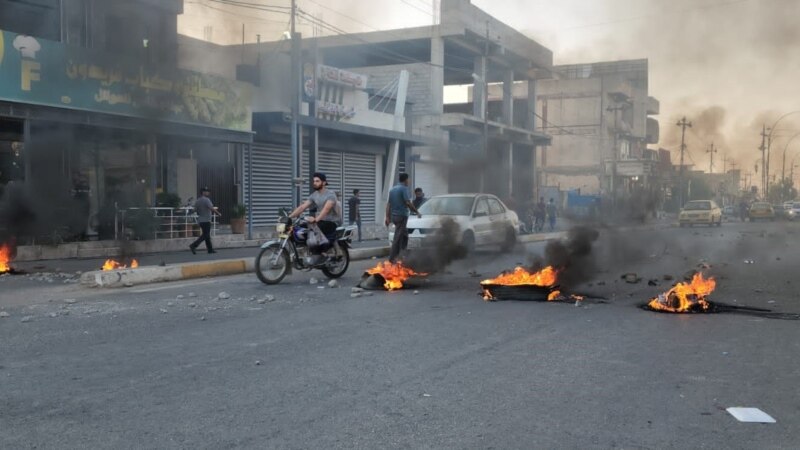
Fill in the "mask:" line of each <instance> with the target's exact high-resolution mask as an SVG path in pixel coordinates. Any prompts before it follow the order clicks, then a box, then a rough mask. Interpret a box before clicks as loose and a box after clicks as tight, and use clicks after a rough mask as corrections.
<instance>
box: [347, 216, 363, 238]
mask: <svg viewBox="0 0 800 450" xmlns="http://www.w3.org/2000/svg"><path fill="white" fill-rule="evenodd" d="M353 224H356V225H358V242H361V219H356V220H351V221H350V223H349V225H353Z"/></svg>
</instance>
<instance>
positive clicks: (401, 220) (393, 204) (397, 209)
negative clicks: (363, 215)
mask: <svg viewBox="0 0 800 450" xmlns="http://www.w3.org/2000/svg"><path fill="white" fill-rule="evenodd" d="M409 209H410V210H411V211H413V212H414V214H416V215H417V217H419V218H422V214H420V213H419V211H417V208H416V207H415V206H414V204H413V203H411V192H410V191H409V189H408V174H407V173H401V174H400V182H399V183H397V184H396V185H395V186H394V187H393V188H392V189H391V190H389V201H388V202H386V220H384V223H385V224H386V226H387V227H388V226H389V224H390V223H393V224H394V240H392V250H391V252H390V253H389V262H390V263H392V264H394V263H395V262H396V261H397V257H398V256H399V255H400V251H401V250H405V249H406V247H408V228H406V225H407V224H408V210H409Z"/></svg>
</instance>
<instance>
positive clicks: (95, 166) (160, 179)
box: [0, 0, 252, 242]
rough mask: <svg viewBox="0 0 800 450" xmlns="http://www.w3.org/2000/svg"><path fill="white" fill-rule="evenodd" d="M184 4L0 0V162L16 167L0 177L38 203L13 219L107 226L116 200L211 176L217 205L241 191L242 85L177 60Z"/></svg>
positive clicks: (38, 230)
mask: <svg viewBox="0 0 800 450" xmlns="http://www.w3.org/2000/svg"><path fill="white" fill-rule="evenodd" d="M182 8H183V1H182V0H135V1H123V0H104V1H100V0H35V1H26V2H18V1H11V0H0V11H2V14H0V29H2V31H0V166H2V167H11V168H13V170H8V171H7V170H2V174H0V180H2V184H3V186H4V187H9V183H11V184H13V185H14V187H15V188H16V186H23V187H24V189H23V190H24V191H25V192H26V195H27V197H26V200H25V202H26V203H27V204H28V205H29V207H30V208H32V209H33V213H34V215H35V219H30V223H26V222H24V221H23V222H18V223H14V224H12V225H13V226H16V227H18V228H19V227H22V228H24V229H22V230H18V231H24V232H25V233H26V234H28V235H29V238H30V239H32V240H35V241H36V242H50V241H55V242H61V241H63V240H71V239H86V238H97V237H99V238H101V239H106V238H107V239H113V238H114V237H115V235H116V231H117V230H118V221H119V220H124V219H121V218H122V216H121V215H120V214H121V213H124V212H125V211H126V210H128V208H133V207H135V208H144V207H153V206H156V204H157V198H158V197H159V194H165V193H171V194H177V195H179V196H180V197H181V200H182V201H183V202H186V201H187V200H188V199H189V197H196V196H197V193H198V187H199V186H200V185H210V186H212V189H214V194H215V199H216V200H217V202H218V203H220V204H221V206H223V208H222V210H223V212H224V213H225V214H227V212H228V211H230V209H231V208H230V206H232V205H233V204H234V203H236V202H238V201H239V200H240V199H239V198H237V197H236V195H235V194H236V192H235V185H236V184H237V183H240V182H238V181H237V176H239V172H237V171H236V170H235V166H234V165H233V164H232V163H233V161H235V160H236V155H237V154H239V155H240V154H241V150H242V148H243V146H244V145H245V144H247V143H249V142H251V140H252V133H251V115H250V104H249V100H250V98H251V94H250V92H251V90H252V89H251V88H252V86H250V85H248V84H246V83H241V82H237V81H235V80H233V79H231V78H227V79H226V78H223V77H219V76H213V75H209V74H207V73H201V72H197V71H190V70H185V69H181V68H179V67H178V64H177V61H176V60H177V58H178V45H177V42H178V35H177V28H176V21H177V16H178V14H180V13H181V11H182ZM8 190H9V189H7V191H8ZM137 211H138V210H137ZM225 219H226V220H227V216H226V217H225ZM7 225H8V224H7ZM149 237H152V233H149V232H148V233H144V234H143V235H142V236H139V238H149Z"/></svg>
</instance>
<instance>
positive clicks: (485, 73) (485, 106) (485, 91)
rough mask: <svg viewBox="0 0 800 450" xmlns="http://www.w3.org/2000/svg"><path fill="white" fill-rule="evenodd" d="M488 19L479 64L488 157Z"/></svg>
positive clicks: (483, 174)
mask: <svg viewBox="0 0 800 450" xmlns="http://www.w3.org/2000/svg"><path fill="white" fill-rule="evenodd" d="M488 65H489V21H488V20H487V21H486V40H485V41H484V45H483V64H481V66H482V67H481V69H482V70H481V77H482V78H483V98H482V99H481V101H482V102H483V157H484V158H488V157H489V79H488V77H489V69H488ZM485 189H486V171H485V169H484V170H482V171H481V190H480V192H484V191H485Z"/></svg>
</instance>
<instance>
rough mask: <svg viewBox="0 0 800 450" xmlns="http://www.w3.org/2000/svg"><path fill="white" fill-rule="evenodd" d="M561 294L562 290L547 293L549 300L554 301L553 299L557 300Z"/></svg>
mask: <svg viewBox="0 0 800 450" xmlns="http://www.w3.org/2000/svg"><path fill="white" fill-rule="evenodd" d="M560 295H561V291H553V292H551V293H549V294H548V295H547V301H548V302H552V301H553V300H557V299H558V297H559V296H560Z"/></svg>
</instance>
